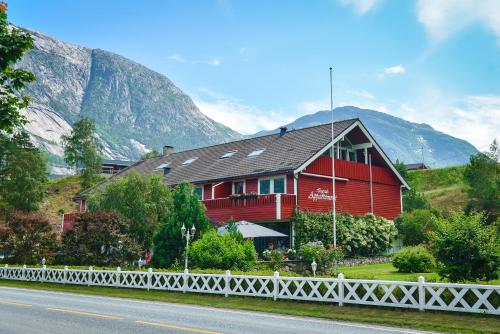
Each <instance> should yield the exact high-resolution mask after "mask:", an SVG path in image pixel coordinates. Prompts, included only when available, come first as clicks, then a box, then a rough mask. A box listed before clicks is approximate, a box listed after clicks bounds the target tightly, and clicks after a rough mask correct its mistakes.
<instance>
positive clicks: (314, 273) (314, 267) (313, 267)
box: [311, 259, 318, 277]
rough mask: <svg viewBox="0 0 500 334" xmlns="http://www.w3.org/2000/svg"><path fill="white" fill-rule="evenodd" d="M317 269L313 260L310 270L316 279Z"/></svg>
mask: <svg viewBox="0 0 500 334" xmlns="http://www.w3.org/2000/svg"><path fill="white" fill-rule="evenodd" d="M317 268H318V264H317V263H316V260H315V259H314V260H313V262H312V263H311V269H312V271H313V276H314V277H316V269H317Z"/></svg>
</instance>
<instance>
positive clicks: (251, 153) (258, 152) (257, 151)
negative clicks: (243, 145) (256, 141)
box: [248, 148, 266, 157]
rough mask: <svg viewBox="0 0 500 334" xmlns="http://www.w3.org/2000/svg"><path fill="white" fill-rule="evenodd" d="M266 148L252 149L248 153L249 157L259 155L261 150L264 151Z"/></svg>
mask: <svg viewBox="0 0 500 334" xmlns="http://www.w3.org/2000/svg"><path fill="white" fill-rule="evenodd" d="M265 150H266V149H265V148H259V149H258V150H254V151H252V152H250V154H248V156H249V157H255V156H257V155H261V154H262V152H264V151H265Z"/></svg>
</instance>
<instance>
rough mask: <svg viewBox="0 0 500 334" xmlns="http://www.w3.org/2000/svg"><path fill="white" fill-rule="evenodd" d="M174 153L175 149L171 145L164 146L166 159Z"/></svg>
mask: <svg viewBox="0 0 500 334" xmlns="http://www.w3.org/2000/svg"><path fill="white" fill-rule="evenodd" d="M172 153H174V147H173V146H170V145H165V146H163V156H164V157H166V156H167V155H170V154H172Z"/></svg>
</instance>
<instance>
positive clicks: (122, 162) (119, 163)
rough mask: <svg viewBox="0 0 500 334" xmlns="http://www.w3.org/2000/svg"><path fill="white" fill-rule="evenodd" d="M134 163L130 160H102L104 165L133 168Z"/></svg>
mask: <svg viewBox="0 0 500 334" xmlns="http://www.w3.org/2000/svg"><path fill="white" fill-rule="evenodd" d="M133 163H134V161H128V160H106V159H104V160H102V164H103V165H117V166H131V165H132V164H133Z"/></svg>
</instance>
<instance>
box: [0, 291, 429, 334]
mask: <svg viewBox="0 0 500 334" xmlns="http://www.w3.org/2000/svg"><path fill="white" fill-rule="evenodd" d="M0 333H2V334H27V333H29V334H36V333H51V334H52V333H53V334H57V333H64V334H71V333H78V334H80V333H107V334H108V333H109V334H115V333H116V334H127V333H187V334H189V333H205V334H216V333H242V334H246V333H249V334H250V333H252V334H260V333H263V334H264V333H265V334H269V333H271V334H280V333H312V334H314V333H336V334H343V333H359V334H373V333H384V334H397V333H404V334H410V333H423V332H419V331H415V330H409V329H398V328H390V327H383V326H375V325H373V326H372V325H368V324H356V323H348V322H336V321H329V320H321V319H314V318H305V317H292V316H280V315H275V314H267V313H258V312H247V311H237V310H229V309H216V308H210V307H201V306H190V305H182V304H172V303H160V302H148V301H139V300H129V299H120V298H107V297H97V296H86V295H78V294H70V293H60V292H49V291H40V290H30V289H18V288H7V287H0Z"/></svg>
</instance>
